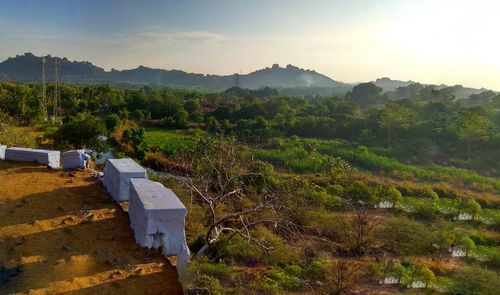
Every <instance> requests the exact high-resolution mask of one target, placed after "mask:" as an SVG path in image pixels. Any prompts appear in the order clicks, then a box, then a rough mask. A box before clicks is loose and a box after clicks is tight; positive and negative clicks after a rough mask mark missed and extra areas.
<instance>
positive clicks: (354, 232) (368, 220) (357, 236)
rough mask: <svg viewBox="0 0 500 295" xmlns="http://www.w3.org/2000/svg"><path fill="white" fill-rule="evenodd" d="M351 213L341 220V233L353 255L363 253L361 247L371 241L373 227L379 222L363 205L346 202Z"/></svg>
mask: <svg viewBox="0 0 500 295" xmlns="http://www.w3.org/2000/svg"><path fill="white" fill-rule="evenodd" d="M347 207H348V209H349V212H350V213H351V214H350V215H349V216H347V217H346V218H343V219H342V220H341V222H342V235H343V238H344V240H345V242H346V243H347V244H348V247H349V250H350V251H351V253H352V254H354V255H360V254H362V253H363V249H364V248H365V247H366V246H367V244H368V243H370V242H371V241H372V238H373V233H374V229H375V228H376V227H377V226H378V225H379V224H380V220H379V219H378V218H377V216H375V215H373V214H372V212H371V211H370V210H369V209H368V208H366V207H364V206H355V205H353V204H352V203H348V204H347Z"/></svg>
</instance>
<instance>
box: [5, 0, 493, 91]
mask: <svg viewBox="0 0 500 295" xmlns="http://www.w3.org/2000/svg"><path fill="white" fill-rule="evenodd" d="M499 11H500V1H496V0H473V1H470V0H433V1H432V0H418V1H410V0H378V1H375V0H372V1H369V0H350V1H338V0H163V1H160V0H136V1H133V0H81V1H77V0H23V1H19V0H0V60H4V59H6V58H8V57H13V56H15V55H18V54H23V53H25V52H32V53H34V54H36V55H41V54H44V55H45V54H51V55H53V56H60V57H67V58H69V59H71V60H80V61H81V60H85V61H90V62H92V63H94V64H96V65H98V66H100V67H103V68H104V69H106V70H110V69H111V68H115V69H130V68H135V67H137V66H139V65H143V66H148V67H153V68H162V69H180V70H185V71H188V72H195V73H209V74H233V73H243V74H244V73H248V72H251V71H254V70H256V69H260V68H264V67H267V66H271V65H272V64H274V63H278V64H280V65H282V66H285V65H287V64H293V65H296V66H299V67H301V68H306V69H313V70H316V71H317V72H319V73H322V74H325V75H327V76H329V77H331V78H332V79H334V80H338V81H343V82H361V81H372V80H375V79H376V78H380V77H390V78H392V79H398V80H405V81H406V80H413V81H419V82H422V83H431V84H441V83H445V84H448V85H455V84H460V85H464V86H471V87H485V88H490V89H495V90H500V35H499V32H500V21H499V20H498V13H499Z"/></svg>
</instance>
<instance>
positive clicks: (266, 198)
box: [181, 138, 294, 255]
mask: <svg viewBox="0 0 500 295" xmlns="http://www.w3.org/2000/svg"><path fill="white" fill-rule="evenodd" d="M239 152H240V151H239V148H238V145H237V142H236V140H235V139H234V138H219V139H217V140H204V141H200V142H199V143H198V144H197V148H196V151H195V152H194V153H193V154H191V155H190V157H191V159H190V167H191V171H190V172H189V173H188V174H187V175H186V177H185V178H184V179H183V180H181V182H182V183H183V184H184V185H185V186H186V187H187V188H188V189H189V190H190V191H191V192H192V193H193V196H194V197H196V199H197V200H198V201H200V202H201V203H202V204H203V205H204V207H205V208H206V209H207V215H208V218H207V219H208V220H207V232H206V234H205V237H204V242H205V244H204V246H203V247H202V248H201V249H200V250H199V251H198V255H204V254H205V253H206V250H207V249H208V248H209V247H210V246H212V245H214V244H215V243H217V242H219V241H221V239H222V238H224V239H226V240H230V239H232V238H233V237H235V236H236V235H239V236H242V237H244V238H245V239H246V240H248V241H249V242H251V243H254V244H256V245H258V246H260V247H262V248H263V249H265V250H266V251H267V250H270V249H272V247H271V246H270V245H269V244H268V243H267V242H266V241H264V240H260V239H257V238H256V237H254V236H253V235H252V229H253V228H255V227H257V226H259V225H267V226H272V227H274V228H276V229H278V228H279V229H280V230H283V229H285V230H290V231H291V230H292V229H293V227H294V225H293V224H292V223H291V222H287V221H286V218H284V217H285V215H284V214H283V213H284V211H285V208H284V207H283V206H281V205H280V204H279V201H278V198H277V193H276V192H271V193H270V192H267V193H265V194H257V193H252V194H249V193H248V191H247V189H246V184H245V181H248V180H249V179H252V178H255V177H262V175H260V174H259V173H249V172H248V170H247V169H246V168H247V166H248V164H249V163H248V161H251V159H250V160H248V161H247V162H246V163H243V162H242V161H240V155H239Z"/></svg>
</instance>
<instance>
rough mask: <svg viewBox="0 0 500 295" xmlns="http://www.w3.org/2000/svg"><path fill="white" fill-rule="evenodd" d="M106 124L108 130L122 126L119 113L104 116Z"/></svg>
mask: <svg viewBox="0 0 500 295" xmlns="http://www.w3.org/2000/svg"><path fill="white" fill-rule="evenodd" d="M104 124H106V129H108V131H115V130H116V129H117V128H118V127H119V126H120V124H121V120H120V117H119V116H118V115H116V114H111V115H109V116H106V117H105V118H104Z"/></svg>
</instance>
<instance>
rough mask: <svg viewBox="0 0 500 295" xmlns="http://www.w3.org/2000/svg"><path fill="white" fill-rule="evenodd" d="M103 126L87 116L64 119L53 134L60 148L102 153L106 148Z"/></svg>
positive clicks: (98, 121)
mask: <svg viewBox="0 0 500 295" xmlns="http://www.w3.org/2000/svg"><path fill="white" fill-rule="evenodd" d="M105 138H106V128H105V126H104V124H103V123H102V122H101V121H100V120H98V119H96V118H94V117H92V116H91V115H88V114H81V113H80V114H78V115H77V116H69V117H66V118H64V120H63V124H62V126H61V127H60V128H59V129H58V130H57V132H56V133H55V134H54V139H55V143H56V145H57V146H60V147H68V146H69V147H70V148H90V149H95V150H98V151H102V150H104V149H105V147H106V141H105Z"/></svg>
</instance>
